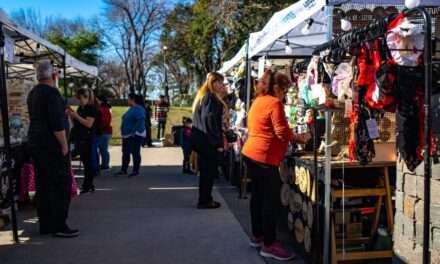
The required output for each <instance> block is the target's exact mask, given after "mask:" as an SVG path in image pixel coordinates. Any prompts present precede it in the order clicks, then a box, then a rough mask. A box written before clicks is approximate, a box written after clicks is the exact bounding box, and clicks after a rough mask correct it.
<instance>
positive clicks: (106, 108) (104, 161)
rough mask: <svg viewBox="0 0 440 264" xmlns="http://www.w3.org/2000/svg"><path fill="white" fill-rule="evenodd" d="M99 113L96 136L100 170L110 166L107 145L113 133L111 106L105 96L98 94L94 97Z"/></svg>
mask: <svg viewBox="0 0 440 264" xmlns="http://www.w3.org/2000/svg"><path fill="white" fill-rule="evenodd" d="M96 101H97V104H98V105H99V111H100V113H101V115H100V117H101V118H100V120H99V131H98V137H97V145H98V152H99V156H100V159H98V160H100V161H101V162H100V163H101V164H100V169H101V170H108V169H109V168H110V153H109V151H108V146H109V142H110V139H111V137H112V134H113V128H112V106H111V105H110V104H109V103H108V101H107V98H106V97H105V96H98V97H97V98H96Z"/></svg>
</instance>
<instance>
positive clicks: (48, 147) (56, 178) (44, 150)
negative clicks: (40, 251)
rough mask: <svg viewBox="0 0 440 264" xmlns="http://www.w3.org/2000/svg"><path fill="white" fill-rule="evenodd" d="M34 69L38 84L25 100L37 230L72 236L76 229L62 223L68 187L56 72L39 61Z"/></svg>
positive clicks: (66, 149) (67, 159) (65, 122)
mask: <svg viewBox="0 0 440 264" xmlns="http://www.w3.org/2000/svg"><path fill="white" fill-rule="evenodd" d="M36 70H37V79H38V84H37V85H36V86H35V87H34V88H33V89H32V91H31V92H30V93H29V97H28V102H27V103H28V108H29V115H30V127H29V135H28V138H29V146H30V149H31V153H32V159H33V161H34V165H35V183H36V190H37V193H36V195H37V213H38V218H39V224H40V233H41V234H43V235H44V234H53V235H54V236H57V237H76V236H78V235H79V231H78V230H73V229H70V228H69V227H68V226H67V224H66V219H67V215H68V212H69V205H70V188H71V177H70V157H69V147H68V142H67V133H68V131H69V123H68V119H67V115H66V105H65V102H64V100H63V98H62V96H61V94H60V92H59V91H58V89H57V88H56V87H55V86H56V79H57V73H56V71H55V70H54V67H53V65H52V63H51V62H50V61H49V60H42V61H40V62H39V63H38V64H37V66H36Z"/></svg>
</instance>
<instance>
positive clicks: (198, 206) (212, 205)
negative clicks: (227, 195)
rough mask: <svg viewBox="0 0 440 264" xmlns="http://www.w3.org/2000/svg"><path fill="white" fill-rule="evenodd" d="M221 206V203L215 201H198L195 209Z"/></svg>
mask: <svg viewBox="0 0 440 264" xmlns="http://www.w3.org/2000/svg"><path fill="white" fill-rule="evenodd" d="M221 206H222V204H221V203H219V202H216V201H212V202H210V203H206V204H201V203H199V204H198V205H197V209H217V208H220V207H221Z"/></svg>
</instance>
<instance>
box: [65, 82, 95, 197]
mask: <svg viewBox="0 0 440 264" xmlns="http://www.w3.org/2000/svg"><path fill="white" fill-rule="evenodd" d="M76 98H77V99H78V100H79V107H78V109H77V111H76V112H75V111H73V110H72V109H70V110H69V111H68V113H69V116H70V117H71V118H72V120H73V128H72V135H71V138H72V141H73V142H74V145H75V147H76V148H77V149H78V152H79V157H80V160H81V162H82V164H83V166H84V181H83V184H82V188H81V194H84V193H88V192H94V191H95V186H94V184H93V181H94V178H95V176H96V175H97V173H98V169H97V168H96V167H97V157H96V155H97V153H96V135H97V130H98V123H99V119H100V113H99V110H98V108H97V107H96V105H95V98H94V95H93V92H92V91H91V90H89V89H84V88H81V89H79V90H78V91H77V92H76Z"/></svg>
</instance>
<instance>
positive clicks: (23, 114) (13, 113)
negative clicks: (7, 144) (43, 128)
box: [0, 79, 34, 146]
mask: <svg viewBox="0 0 440 264" xmlns="http://www.w3.org/2000/svg"><path fill="white" fill-rule="evenodd" d="M33 85H34V82H32V81H29V80H17V79H8V80H7V87H8V107H9V126H10V137H11V143H12V144H19V143H22V142H24V141H26V137H27V131H28V128H29V113H28V108H27V103H26V99H27V95H28V93H29V92H30V90H31V89H32V87H33ZM0 124H1V122H0ZM0 133H1V134H0V136H1V138H0V146H2V145H3V130H2V129H0Z"/></svg>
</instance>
